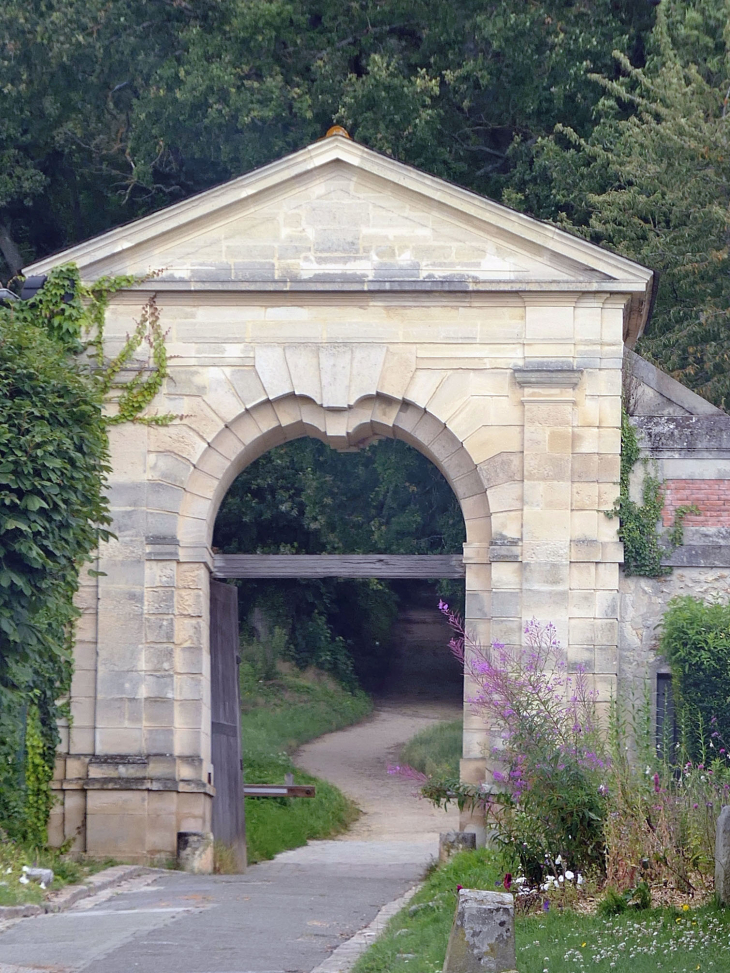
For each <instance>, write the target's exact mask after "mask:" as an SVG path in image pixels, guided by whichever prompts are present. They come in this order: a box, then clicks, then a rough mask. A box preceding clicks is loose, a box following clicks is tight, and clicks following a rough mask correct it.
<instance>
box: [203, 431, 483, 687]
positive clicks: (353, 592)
mask: <svg viewBox="0 0 730 973" xmlns="http://www.w3.org/2000/svg"><path fill="white" fill-rule="evenodd" d="M464 540H465V528H464V519H463V516H462V513H461V510H460V507H459V503H458V500H457V498H456V497H455V495H454V493H453V491H452V490H451V488H450V487H449V485H448V484H447V482H446V481H445V479H444V478H443V476H442V474H441V473H440V472H439V471H438V470H437V469H436V467H435V466H434V465H433V463H431V462H430V461H429V460H427V459H426V458H425V457H424V456H423V455H422V454H421V453H419V452H418V451H417V450H415V449H413V448H412V447H411V446H409V445H407V444H406V443H404V442H399V441H397V440H392V439H382V440H380V441H375V442H372V443H370V444H369V445H368V446H367V447H365V448H363V449H361V450H358V451H347V452H337V451H335V450H333V449H332V448H331V447H329V446H328V445H327V444H325V443H323V442H321V441H319V440H315V439H313V438H301V439H298V440H296V441H293V442H289V443H287V444H284V445H281V446H277V447H274V448H273V449H271V450H270V451H268V452H267V453H265V454H263V455H262V456H260V457H259V458H258V459H256V460H254V461H253V462H252V463H251V464H250V465H249V466H248V467H247V468H246V469H245V470H244V471H243V472H242V473H241V474H239V476H238V477H237V479H236V480H235V481H234V483H233V484H232V485H231V487H230V489H229V491H228V493H227V494H226V497H225V498H224V500H223V503H222V504H221V507H220V509H219V511H218V516H217V519H216V524H215V529H214V534H213V550H214V552H221V553H223V554H225V555H236V554H248V555H254V554H277V555H281V554H288V555H322V554H326V555H339V554H346V555H363V554H395V555H420V556H423V555H433V554H441V555H443V554H454V555H461V552H462V550H463V544H464ZM335 560H336V559H335ZM304 563H305V562H304V561H302V562H300V565H302V566H303V565H304ZM302 570H303V573H302V574H301V576H298V577H289V578H281V579H277V580H275V579H272V578H267V577H260V578H250V579H246V580H241V581H237V582H236V584H237V585H238V586H239V594H240V602H239V610H240V618H241V632H242V639H243V644H244V645H245V646H246V647H247V652H244V656H246V655H247V654H248V655H249V656H250V658H249V659H247V660H245V661H246V662H247V664H249V665H250V666H251V667H252V668H253V669H255V670H256V672H257V673H258V676H259V678H261V679H266V678H273V677H274V674H275V670H276V665H277V661H284V660H286V661H288V662H290V663H292V664H294V665H296V666H298V667H299V668H300V669H302V668H305V667H307V666H314V667H316V668H318V669H320V670H323V671H325V672H328V673H329V674H331V675H332V676H333V677H334V678H336V679H338V680H339V681H341V682H344V683H345V684H348V685H350V684H355V685H359V686H361V687H362V688H364V689H365V690H367V691H368V692H370V693H374V694H376V695H378V696H383V695H391V696H392V695H401V696H420V697H422V698H429V697H432V698H438V699H444V700H451V701H456V700H460V699H461V695H462V686H461V674H460V672H459V668H458V665H457V664H456V662H455V660H454V659H453V658H451V657H450V655H449V653H448V652H447V651H446V645H447V643H448V637H449V636H448V626H447V625H446V623H445V621H444V619H443V618H442V616H441V615H440V613H439V612H438V610H437V603H438V600H439V598H440V597H443V598H445V599H447V600H449V601H451V602H455V603H456V604H458V605H459V606H461V607H463V602H464V584H463V580H457V579H452V578H449V579H440V580H439V579H438V577H437V576H436V571H437V568H436V567H434V578H433V579H432V580H424V579H422V578H408V577H401V578H398V579H389V578H379V577H377V576H373V577H368V578H352V577H347V576H344V577H338V576H336V575H333V576H330V577H321V578H312V577H308V576H307V573H306V571H305V570H304V568H303V567H302ZM375 574H377V571H375Z"/></svg>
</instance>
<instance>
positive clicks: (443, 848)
mask: <svg viewBox="0 0 730 973" xmlns="http://www.w3.org/2000/svg"><path fill="white" fill-rule="evenodd" d="M476 846H477V836H476V835H475V834H474V832H473V831H443V832H442V833H441V834H440V835H439V861H440V862H447V861H449V860H450V859H452V858H453V857H454V855H457V854H458V853H459V852H460V851H475V850H476Z"/></svg>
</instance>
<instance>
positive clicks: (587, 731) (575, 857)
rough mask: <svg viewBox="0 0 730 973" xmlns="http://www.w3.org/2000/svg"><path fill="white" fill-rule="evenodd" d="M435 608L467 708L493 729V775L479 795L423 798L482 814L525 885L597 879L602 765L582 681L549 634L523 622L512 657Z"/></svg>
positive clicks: (433, 791) (467, 790)
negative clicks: (467, 690)
mask: <svg viewBox="0 0 730 973" xmlns="http://www.w3.org/2000/svg"><path fill="white" fill-rule="evenodd" d="M439 608H440V609H441V611H442V612H443V614H444V615H445V617H446V619H447V620H448V622H449V625H450V627H451V629H452V632H453V636H452V638H451V641H450V648H451V651H452V653H453V654H454V655H455V656H456V658H457V659H459V661H460V662H461V663H462V665H463V666H464V672H465V674H466V676H467V677H468V679H469V681H470V682H471V684H472V686H473V687H474V692H473V695H472V696H471V698H470V699H469V703H470V705H471V706H472V708H473V709H474V710H475V712H477V713H478V714H479V715H480V716H481V717H482V718H483V719H484V722H485V723H486V724H487V725H488V726H490V727H495V728H497V729H495V730H494V733H495V738H494V740H493V744H494V745H493V747H492V754H491V755H492V758H493V763H494V764H495V769H493V771H492V780H491V781H490V782H488V783H487V784H486V785H482V786H481V787H479V788H474V787H470V786H468V785H463V784H459V783H458V782H455V781H450V782H447V783H446V786H445V787H443V786H441V785H439V784H434V782H429V783H428V784H426V785H425V786H424V793H426V795H427V796H429V797H431V799H433V800H436V801H437V802H443V801H447V800H449V798H451V799H454V798H455V799H456V800H457V801H458V802H459V803H460V805H461V806H464V805H466V804H472V805H475V804H476V805H479V806H480V807H482V808H483V809H484V811H485V812H486V814H487V817H488V820H489V823H490V826H491V827H493V828H494V831H495V835H496V838H497V840H498V841H499V842H501V843H502V844H504V845H506V846H508V847H509V848H511V849H512V850H513V851H514V854H515V856H516V857H517V859H518V860H519V862H520V865H521V868H522V870H523V874H524V876H525V877H526V879H527V880H528V881H529V882H531V883H538V882H541V881H542V880H543V878H544V877H545V875H556V874H558V873H560V872H561V871H562V869H561V868H559V867H558V866H559V865H560V864H561V863H567V865H568V867H569V868H570V869H571V870H572V871H573V872H574V873H577V872H578V871H588V870H592V871H596V870H598V871H601V872H602V871H603V869H604V862H605V841H604V824H605V820H606V814H607V809H608V805H607V794H608V784H607V774H608V768H609V760H608V755H607V752H606V746H605V742H604V735H603V733H602V731H601V727H600V723H599V720H598V717H597V707H596V693H595V690H593V689H592V688H591V687H590V685H589V681H588V677H587V676H586V674H585V672H584V671H583V670H582V669H581V668H580V667H576V668H571V667H569V665H568V661H567V657H566V654H565V651H564V650H563V648H562V647H561V645H560V641H559V639H558V637H557V633H556V630H555V627H554V626H553V625H551V624H548V625H540V624H538V622H537V621H535V620H532V621H531V622H529V623H528V624H527V625H526V626H525V630H524V646H522V647H520V648H508V647H507V646H505V645H503V644H502V643H500V642H493V643H492V644H491V646H489V647H488V648H485V647H483V646H482V645H480V644H479V643H478V642H477V641H475V640H474V639H473V638H471V637H470V635H469V634H468V633H467V632H466V630H465V628H464V625H463V622H462V620H461V618H460V617H459V616H458V615H457V614H456V613H455V612H454V611H452V610H451V609H450V608H449V606H448V605H447V604H445V603H444V602H441V603H440V604H439ZM556 863H557V864H556Z"/></svg>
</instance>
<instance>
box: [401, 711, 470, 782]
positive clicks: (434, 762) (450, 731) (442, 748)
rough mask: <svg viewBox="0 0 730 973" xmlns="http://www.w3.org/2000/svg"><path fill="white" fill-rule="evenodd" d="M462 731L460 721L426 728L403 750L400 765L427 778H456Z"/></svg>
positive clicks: (462, 724)
mask: <svg viewBox="0 0 730 973" xmlns="http://www.w3.org/2000/svg"><path fill="white" fill-rule="evenodd" d="M463 732H464V721H463V720H452V721H450V722H448V723H437V724H436V725H435V726H429V727H428V728H427V729H425V730H421V732H420V733H417V734H416V735H415V736H414V737H413V738H412V739H410V740H409V741H408V743H407V744H406V745H405V747H403V750H402V751H401V754H400V757H399V760H400V763H402V764H407V765H408V766H409V767H413V769H414V770H417V771H418V772H419V773H421V774H426V775H427V776H429V777H439V778H448V779H453V778H458V777H459V762H460V760H461V754H462V748H463V741H462V736H463Z"/></svg>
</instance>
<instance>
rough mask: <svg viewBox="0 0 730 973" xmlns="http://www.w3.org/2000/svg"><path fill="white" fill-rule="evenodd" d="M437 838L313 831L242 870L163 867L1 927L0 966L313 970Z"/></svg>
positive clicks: (55, 972)
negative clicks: (318, 836)
mask: <svg viewBox="0 0 730 973" xmlns="http://www.w3.org/2000/svg"><path fill="white" fill-rule="evenodd" d="M431 850H432V849H430V848H428V847H426V846H425V845H424V844H419V843H415V844H414V845H410V844H408V843H406V842H399V843H397V844H395V843H378V842H336V841H327V842H316V843H314V844H313V845H310V846H309V847H307V848H301V849H297V850H295V851H293V852H287V853H285V854H283V855H280V856H278V857H277V858H276V859H275V860H274V861H271V862H263V863H261V864H259V865H255V866H253V867H252V868H250V869H249V870H248V872H246V874H245V875H215V876H207V875H206V876H203V875H186V874H184V873H181V872H157V873H155V875H154V876H153V881H152V882H151V883H150V884H147V885H145V884H144V883H143V881H140V880H139V879H135V880H132V881H131V882H128V883H127V884H126V886H125V888H124V890H123V891H120V892H118V893H117V894H115V895H113V896H106V895H105V893H102V894H101V895H100V896H97V897H96V899H95V902H93V903H90V902H89V900H86V901H85V902H83V903H79V905H78V906H77V907H76V908H75V909H73V910H71V911H70V912H65V913H61V914H59V915H53V916H42V917H39V918H33V919H24V920H21V921H19V922H16V923H15V924H13V925H12V926H10V927H9V928H7V929H6V931H5V932H4V933H0V973H30V971H31V970H32V971H40V970H43V971H44V973H81V971H90V973H133V971H144V973H248V971H252V973H253V971H255V973H284V971H286V973H289V971H307V973H308V971H310V970H312V969H313V968H314V967H316V966H318V965H319V964H320V963H321V962H322V961H323V960H324V959H325V958H326V957H327V956H328V955H329V954H330V953H331V952H332V950H333V949H335V948H337V947H338V946H339V945H341V944H342V943H343V942H345V941H346V940H347V939H349V938H350V937H351V936H353V935H354V934H355V933H356V932H357V931H358V930H359V929H361V928H362V927H363V926H365V925H367V924H368V923H369V922H371V921H372V920H373V918H374V917H375V915H376V914H377V912H378V910H379V909H380V908H381V906H382V905H384V904H385V903H386V902H389V901H390V900H391V899H394V898H396V897H397V896H399V895H401V894H402V893H403V892H404V891H405V890H406V889H408V888H409V887H410V886H411V885H413V884H414V883H415V882H416V881H417V880H418V879H419V877H420V875H421V873H422V872H423V868H424V864H425V862H426V860H427V859H428V857H429V856H430V852H431Z"/></svg>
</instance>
